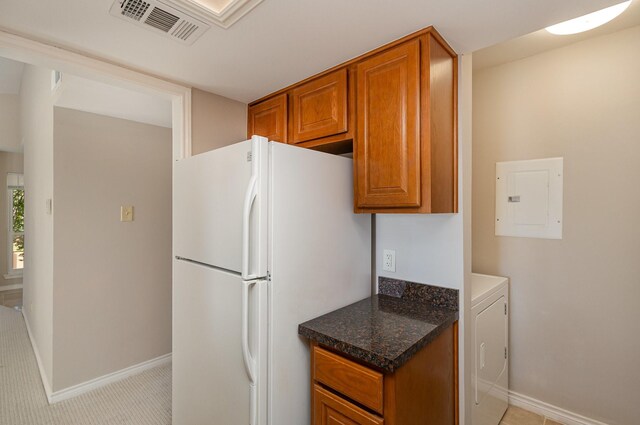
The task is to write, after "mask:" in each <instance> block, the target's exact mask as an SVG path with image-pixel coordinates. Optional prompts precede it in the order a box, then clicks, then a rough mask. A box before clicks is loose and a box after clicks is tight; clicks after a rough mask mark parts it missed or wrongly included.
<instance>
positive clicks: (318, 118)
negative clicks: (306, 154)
mask: <svg viewBox="0 0 640 425" xmlns="http://www.w3.org/2000/svg"><path fill="white" fill-rule="evenodd" d="M291 103H292V105H291V106H292V110H291V121H292V122H291V124H292V141H291V143H296V144H297V143H302V142H307V141H309V140H314V139H321V138H323V137H328V136H333V135H336V134H341V133H346V132H347V129H348V128H347V70H346V69H339V70H338V71H335V72H332V73H331V74H328V75H325V76H324V77H320V78H316V79H314V80H311V81H309V82H307V83H304V84H302V85H300V86H298V87H296V88H294V89H293V91H292V93H291Z"/></svg>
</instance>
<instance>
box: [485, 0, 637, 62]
mask: <svg viewBox="0 0 640 425" xmlns="http://www.w3.org/2000/svg"><path fill="white" fill-rule="evenodd" d="M636 25H640V1H639V0H636V1H634V2H632V3H631V5H629V7H628V8H627V10H626V11H625V12H624V13H623V14H622V15H620V16H618V17H617V18H616V19H614V20H613V21H611V22H608V23H606V24H605V25H603V26H601V27H598V28H595V29H593V30H591V31H587V32H582V33H579V34H573V35H553V34H550V33H549V32H547V31H546V30H544V29H542V30H539V31H536V32H533V33H531V34H527V35H524V36H522V37H518V38H514V39H512V40H508V41H505V42H504V43H500V44H497V45H495V46H491V47H487V48H486V49H482V50H480V51H478V52H475V53H474V54H473V69H474V70H475V71H479V70H481V69H484V68H488V67H491V66H496V65H500V64H502V63H506V62H511V61H514V60H518V59H523V58H526V57H529V56H533V55H535V54H538V53H542V52H545V51H547V50H552V49H557V48H560V47H562V46H567V45H569V44H573V43H577V42H579V41H582V40H586V39H588V38H592V37H598V36H602V35H605V34H611V33H614V32H616V31H621V30H624V29H626V28H631V27H634V26H636Z"/></svg>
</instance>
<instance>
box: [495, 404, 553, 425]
mask: <svg viewBox="0 0 640 425" xmlns="http://www.w3.org/2000/svg"><path fill="white" fill-rule="evenodd" d="M500 425H562V424H561V423H560V422H556V421H554V420H551V419H548V418H545V417H544V416H541V415H538V414H537V413H532V412H529V411H527V410H524V409H521V408H519V407H515V406H509V409H507V413H505V414H504V417H503V418H502V421H501V422H500Z"/></svg>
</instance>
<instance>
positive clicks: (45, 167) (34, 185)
mask: <svg viewBox="0 0 640 425" xmlns="http://www.w3.org/2000/svg"><path fill="white" fill-rule="evenodd" d="M20 135H21V137H22V140H23V142H24V185H25V219H24V225H25V229H24V231H25V262H24V267H25V268H24V272H23V281H24V310H23V312H24V316H25V318H26V319H27V322H28V324H29V328H30V330H31V334H32V336H33V342H34V345H35V347H34V349H35V350H36V354H37V356H39V359H40V364H41V368H42V369H41V370H42V372H43V373H44V375H45V377H44V379H45V382H44V385H45V388H47V390H49V391H50V389H51V387H50V383H51V379H52V370H53V358H52V341H53V339H52V338H53V326H52V323H53V219H52V216H51V215H50V214H47V211H46V208H45V206H46V204H45V201H46V200H47V199H51V198H52V197H53V102H52V98H51V71H50V70H47V69H43V68H37V67H34V66H31V65H25V67H24V72H23V75H22V83H21V87H20Z"/></svg>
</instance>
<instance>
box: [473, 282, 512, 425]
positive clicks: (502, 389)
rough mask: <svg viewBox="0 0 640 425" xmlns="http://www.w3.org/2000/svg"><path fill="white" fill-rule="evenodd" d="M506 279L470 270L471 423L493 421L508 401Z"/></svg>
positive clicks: (483, 424) (487, 424) (485, 424)
mask: <svg viewBox="0 0 640 425" xmlns="http://www.w3.org/2000/svg"><path fill="white" fill-rule="evenodd" d="M508 306H509V279H508V278H506V277H500V276H488V275H483V274H477V273H472V277H471V320H472V331H473V352H474V365H473V370H472V373H473V376H472V378H471V384H472V385H473V401H474V403H473V409H472V424H473V425H497V424H499V423H500V419H502V416H503V415H504V412H505V411H506V410H507V407H508V405H509V353H508V347H509V308H508Z"/></svg>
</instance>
